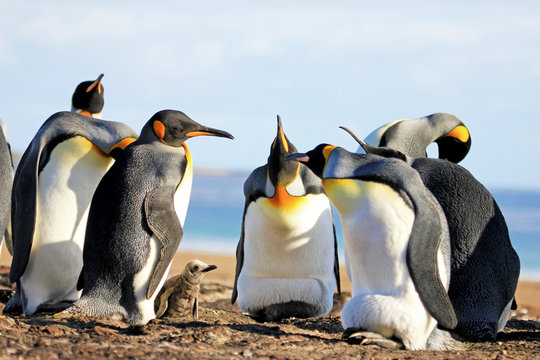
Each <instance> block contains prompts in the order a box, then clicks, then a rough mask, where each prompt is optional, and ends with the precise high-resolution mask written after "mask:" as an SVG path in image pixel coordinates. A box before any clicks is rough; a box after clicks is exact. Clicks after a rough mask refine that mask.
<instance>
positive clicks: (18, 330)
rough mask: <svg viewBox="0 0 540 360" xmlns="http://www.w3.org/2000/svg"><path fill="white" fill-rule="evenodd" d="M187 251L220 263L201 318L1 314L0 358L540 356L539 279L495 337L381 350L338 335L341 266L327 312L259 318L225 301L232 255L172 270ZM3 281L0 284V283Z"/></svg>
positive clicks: (346, 289) (3, 265)
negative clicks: (450, 345)
mask: <svg viewBox="0 0 540 360" xmlns="http://www.w3.org/2000/svg"><path fill="white" fill-rule="evenodd" d="M191 259H200V260H203V261H204V262H206V263H208V264H213V265H217V267H218V269H217V270H214V271H212V272H210V273H208V275H207V276H206V278H205V279H204V280H203V283H202V285H201V294H200V304H201V309H200V312H199V319H198V321H188V322H166V321H162V320H153V321H151V322H150V323H149V324H148V325H144V326H129V325H128V324H126V323H123V322H122V321H118V320H110V319H91V318H86V317H76V318H72V319H57V318H54V317H52V316H51V315H50V314H39V315H35V316H15V317H12V316H0V359H16V358H17V359H18V358H36V359H38V358H43V359H68V358H69V359H73V358H78V359H84V358H110V359H118V358H145V359H161V358H186V359H192V358H201V359H230V358H264V359H328V358H339V359H345V358H355V359H362V358H365V359H411V358H415V359H430V360H435V359H447V358H452V359H540V283H537V282H531V281H520V283H519V285H518V290H517V294H516V299H517V302H518V306H519V308H518V310H517V311H515V312H514V313H513V315H512V318H511V319H510V321H509V322H508V325H507V327H506V329H505V330H504V331H503V332H502V333H500V334H499V336H498V338H497V340H496V341H495V342H484V343H474V344H464V348H463V350H459V351H439V352H435V351H407V350H386V349H380V348H378V347H374V346H362V345H355V344H349V343H347V342H345V341H343V340H342V332H343V329H342V327H341V323H340V318H339V314H340V310H341V307H342V306H343V304H344V302H346V301H347V300H348V298H350V283H349V281H348V279H347V276H346V274H345V271H344V269H342V289H343V294H342V296H341V297H337V296H336V297H335V304H334V309H333V310H332V312H331V313H330V314H329V315H327V316H324V317H322V318H319V319H314V318H312V319H294V318H293V319H289V320H285V321H282V322H279V323H257V322H256V321H254V320H252V319H251V318H249V317H247V316H245V315H243V314H242V313H241V311H240V309H239V308H238V307H237V306H236V305H231V304H230V296H231V291H232V283H233V277H234V267H235V259H234V258H233V257H231V256H223V255H213V254H205V253H197V254H195V253H178V254H177V256H176V257H175V259H174V262H173V266H172V267H171V272H170V276H172V275H174V274H177V273H179V272H181V271H182V269H183V267H184V265H185V264H186V263H187V262H188V261H189V260H191ZM10 261H11V260H10V257H9V256H8V254H7V251H5V249H3V251H2V256H1V257H0V295H1V296H0V310H1V309H3V307H4V304H5V302H6V301H7V298H8V296H9V293H10V292H9V290H7V289H8V288H10V285H9V283H8V282H7V273H8V271H9V265H10ZM1 289H3V290H1Z"/></svg>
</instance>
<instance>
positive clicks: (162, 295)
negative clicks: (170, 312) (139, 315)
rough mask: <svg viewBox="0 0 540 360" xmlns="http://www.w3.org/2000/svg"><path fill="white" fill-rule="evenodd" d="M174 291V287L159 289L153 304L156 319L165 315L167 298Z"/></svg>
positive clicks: (167, 305)
mask: <svg viewBox="0 0 540 360" xmlns="http://www.w3.org/2000/svg"><path fill="white" fill-rule="evenodd" d="M173 291H174V286H171V287H169V288H167V289H163V288H162V289H161V291H160V292H159V294H158V296H157V298H156V302H155V303H154V305H155V306H154V311H155V313H156V318H160V317H162V316H163V314H165V311H167V308H168V307H169V296H171V294H172V293H173ZM158 301H159V306H156V305H158Z"/></svg>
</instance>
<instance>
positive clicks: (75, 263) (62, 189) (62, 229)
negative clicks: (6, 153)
mask: <svg viewBox="0 0 540 360" xmlns="http://www.w3.org/2000/svg"><path fill="white" fill-rule="evenodd" d="M136 137H137V134H136V133H135V132H134V131H133V130H131V129H130V128H129V127H128V126H127V125H124V124H122V123H118V122H113V121H105V120H100V119H94V118H92V117H88V116H83V115H80V114H76V113H73V112H59V113H56V114H54V115H52V116H51V117H50V118H49V119H47V121H45V123H44V124H43V125H42V126H41V128H40V129H39V131H38V132H37V134H36V135H35V136H34V138H33V140H32V142H31V143H30V145H29V146H28V148H27V149H26V151H25V153H24V154H23V156H22V158H21V160H20V162H19V165H18V166H17V171H16V173H15V178H14V182H13V195H12V209H11V224H12V236H13V259H12V263H11V270H10V274H9V279H10V281H11V282H17V292H16V294H15V295H14V296H13V297H12V298H11V299H10V300H9V302H8V304H7V305H6V307H5V309H4V311H5V312H13V313H18V312H20V311H23V312H24V313H25V314H26V315H30V314H33V313H34V312H35V311H36V310H37V309H38V308H40V309H42V310H46V309H48V308H52V309H54V308H55V304H58V303H60V302H63V301H73V300H76V299H78V297H79V295H80V291H77V289H76V284H77V279H78V276H79V273H80V271H81V268H82V247H83V241H84V231H85V228H86V219H87V216H88V209H89V207H90V201H91V199H92V195H93V193H94V190H95V189H96V187H97V185H98V183H99V181H100V180H101V177H102V176H103V175H104V174H105V172H106V171H107V169H108V168H109V167H110V166H111V164H112V163H113V162H114V159H113V157H112V155H114V154H115V153H116V152H119V151H121V149H123V148H124V147H125V146H126V145H127V144H129V143H130V142H132V141H134V140H135V138H136Z"/></svg>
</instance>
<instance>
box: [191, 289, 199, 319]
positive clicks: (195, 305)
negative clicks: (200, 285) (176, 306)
mask: <svg viewBox="0 0 540 360" xmlns="http://www.w3.org/2000/svg"><path fill="white" fill-rule="evenodd" d="M191 315H192V316H193V320H199V296H198V295H197V296H195V301H193V309H192V310H191Z"/></svg>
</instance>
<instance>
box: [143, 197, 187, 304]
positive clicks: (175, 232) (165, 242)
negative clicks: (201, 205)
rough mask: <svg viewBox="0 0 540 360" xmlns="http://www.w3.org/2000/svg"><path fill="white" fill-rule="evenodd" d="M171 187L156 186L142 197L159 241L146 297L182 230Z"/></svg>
mask: <svg viewBox="0 0 540 360" xmlns="http://www.w3.org/2000/svg"><path fill="white" fill-rule="evenodd" d="M174 192H175V189H173V188H163V187H158V188H156V189H154V190H152V191H150V192H149V193H148V195H146V198H145V199H144V212H145V216H146V222H147V224H148V227H149V228H150V230H152V232H153V233H154V235H155V236H156V237H157V239H158V240H159V242H160V243H161V249H160V250H159V260H158V262H157V264H156V267H155V269H154V272H153V273H152V276H151V277H150V281H149V283H148V290H147V291H146V298H147V299H149V298H151V297H152V294H154V292H155V291H156V289H157V287H158V285H159V282H160V281H161V278H162V277H163V274H165V271H166V270H167V267H168V266H169V264H170V263H171V261H172V259H173V257H174V254H175V253H176V251H177V249H178V246H179V245H180V241H181V240H182V236H183V234H184V231H183V230H182V225H181V224H180V220H178V215H177V214H176V211H175V210H174V199H173V197H174Z"/></svg>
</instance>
